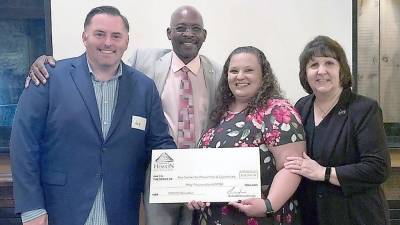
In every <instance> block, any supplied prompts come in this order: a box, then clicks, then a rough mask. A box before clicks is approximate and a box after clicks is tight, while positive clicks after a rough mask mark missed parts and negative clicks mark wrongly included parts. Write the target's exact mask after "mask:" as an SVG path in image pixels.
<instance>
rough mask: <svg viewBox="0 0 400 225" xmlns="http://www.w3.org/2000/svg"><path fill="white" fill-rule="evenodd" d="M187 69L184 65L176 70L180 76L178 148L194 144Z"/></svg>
mask: <svg viewBox="0 0 400 225" xmlns="http://www.w3.org/2000/svg"><path fill="white" fill-rule="evenodd" d="M188 71H189V69H188V68H187V67H185V66H184V67H182V69H181V70H179V71H178V73H179V75H180V78H181V84H180V86H179V110H178V113H179V114H178V141H177V142H178V143H177V144H178V148H193V147H194V145H195V140H194V106H193V90H192V83H191V81H190V79H189V75H188Z"/></svg>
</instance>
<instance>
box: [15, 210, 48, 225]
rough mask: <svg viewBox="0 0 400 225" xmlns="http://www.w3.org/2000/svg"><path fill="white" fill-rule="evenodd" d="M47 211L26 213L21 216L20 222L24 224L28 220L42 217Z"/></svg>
mask: <svg viewBox="0 0 400 225" xmlns="http://www.w3.org/2000/svg"><path fill="white" fill-rule="evenodd" d="M46 213H47V211H46V210H45V209H35V210H31V211H27V212H24V213H22V214H21V220H22V222H23V223H26V222H28V221H30V220H33V219H36V218H38V217H39V216H43V215H44V214H46Z"/></svg>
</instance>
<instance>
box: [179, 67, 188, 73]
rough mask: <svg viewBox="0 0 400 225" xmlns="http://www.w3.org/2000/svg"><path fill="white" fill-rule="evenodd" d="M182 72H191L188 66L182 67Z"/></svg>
mask: <svg viewBox="0 0 400 225" xmlns="http://www.w3.org/2000/svg"><path fill="white" fill-rule="evenodd" d="M181 70H182V72H185V73H187V72H189V68H187V67H186V66H184V67H182V69H181Z"/></svg>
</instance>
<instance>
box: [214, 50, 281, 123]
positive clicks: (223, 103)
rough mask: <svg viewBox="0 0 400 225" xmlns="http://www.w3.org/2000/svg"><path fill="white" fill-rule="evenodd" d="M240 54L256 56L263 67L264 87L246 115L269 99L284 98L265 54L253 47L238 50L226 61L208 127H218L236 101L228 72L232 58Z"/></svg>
mask: <svg viewBox="0 0 400 225" xmlns="http://www.w3.org/2000/svg"><path fill="white" fill-rule="evenodd" d="M240 53H247V54H253V55H255V56H256V57H257V59H258V62H259V64H260V66H261V72H262V78H261V79H262V85H261V87H260V89H259V91H258V92H257V94H256V95H255V96H254V97H253V98H252V99H251V100H250V102H249V104H248V106H247V108H246V109H245V113H246V114H247V115H248V114H249V113H252V112H254V111H255V110H256V109H257V108H258V107H260V106H263V105H266V103H267V101H268V99H270V98H282V94H281V90H280V87H279V84H278V81H277V80H276V77H275V75H274V73H273V72H272V69H271V66H270V64H269V62H268V60H267V58H266V57H265V55H264V53H263V52H262V51H261V50H259V49H258V48H256V47H253V46H244V47H239V48H236V49H235V50H233V51H232V53H231V54H230V55H229V56H228V59H227V60H226V61H225V64H224V68H223V71H222V76H221V79H220V81H219V84H218V88H217V92H216V95H217V96H216V104H215V107H214V108H213V110H212V111H211V114H210V118H209V123H208V127H214V126H215V125H217V124H218V123H219V122H220V120H221V118H222V116H223V115H224V114H225V113H226V112H227V111H228V110H229V106H230V105H231V104H232V103H233V102H234V101H235V96H234V95H233V93H232V91H231V90H230V88H229V84H228V71H229V65H230V62H231V58H232V56H234V55H237V54H240Z"/></svg>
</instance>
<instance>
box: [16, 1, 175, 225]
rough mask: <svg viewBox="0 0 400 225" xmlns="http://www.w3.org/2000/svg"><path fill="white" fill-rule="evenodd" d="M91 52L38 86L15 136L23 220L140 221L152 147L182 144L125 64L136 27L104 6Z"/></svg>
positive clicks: (149, 89)
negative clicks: (130, 32)
mask: <svg viewBox="0 0 400 225" xmlns="http://www.w3.org/2000/svg"><path fill="white" fill-rule="evenodd" d="M84 28H85V29H84V32H83V34H82V39H83V42H84V44H85V46H86V53H85V54H83V55H81V56H79V57H76V58H71V59H66V60H61V61H59V62H58V63H57V67H55V68H51V67H48V68H47V70H48V71H49V74H50V76H51V79H50V80H49V82H48V85H44V86H35V85H30V86H29V87H28V88H26V89H25V90H24V92H23V93H22V95H21V97H20V101H19V103H18V107H17V111H16V115H15V119H14V124H13V130H12V135H11V160H12V173H13V179H14V195H15V209H16V212H17V213H22V219H23V222H24V224H26V225H28V224H29V225H31V224H34V225H36V224H44V225H45V224H51V225H66V224H68V225H83V224H85V225H107V224H109V225H125V224H126V225H128V224H129V225H135V224H138V213H139V202H140V193H141V192H142V191H143V185H144V176H145V171H146V166H147V165H148V162H149V157H150V150H151V149H158V148H176V146H175V144H174V142H173V139H172V137H171V136H170V135H169V134H168V124H167V122H166V120H165V117H164V114H163V109H162V106H161V100H160V97H159V94H158V91H157V88H156V86H155V84H154V82H153V81H152V80H151V79H150V78H148V77H147V76H146V75H144V74H143V73H141V72H139V71H137V70H135V69H133V68H131V67H129V66H127V65H125V64H124V63H123V62H122V61H121V57H122V55H123V53H124V52H125V50H126V48H127V46H128V41H129V37H128V32H129V24H128V22H127V20H126V18H125V17H124V16H122V15H121V14H120V12H119V11H118V9H116V8H114V7H110V6H102V7H97V8H94V9H92V10H91V11H90V12H89V14H88V15H87V17H86V20H85V24H84Z"/></svg>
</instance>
